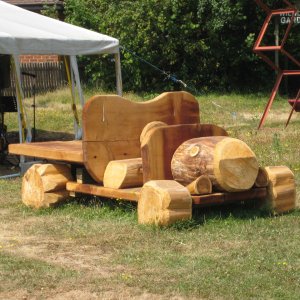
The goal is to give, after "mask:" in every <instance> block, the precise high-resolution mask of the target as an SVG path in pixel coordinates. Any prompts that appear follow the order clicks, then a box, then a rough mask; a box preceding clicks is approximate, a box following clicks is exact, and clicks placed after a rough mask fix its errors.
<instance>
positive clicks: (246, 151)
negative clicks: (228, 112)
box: [171, 136, 259, 192]
mask: <svg viewBox="0 0 300 300" xmlns="http://www.w3.org/2000/svg"><path fill="white" fill-rule="evenodd" d="M258 168H259V167H258V162H257V159H256V157H255V154H254V153H253V152H252V150H251V149H250V148H249V147H248V146H247V145H246V144H245V143H244V142H242V141H240V140H237V139H234V138H229V137H223V136H210V137H201V138H195V139H191V140H188V141H186V142H184V143H183V144H181V146H179V147H178V149H177V150H176V151H175V153H174V155H173V158H172V162H171V169H172V174H173V178H174V179H175V180H176V181H178V182H180V183H181V184H183V185H188V184H190V183H191V182H192V181H194V180H195V179H196V178H198V177H199V176H201V175H208V176H209V178H210V179H211V181H212V184H213V186H214V188H215V189H217V190H221V191H222V190H225V191H228V192H238V191H244V190H248V189H250V188H251V187H252V186H253V184H254V182H255V179H256V177H257V174H258Z"/></svg>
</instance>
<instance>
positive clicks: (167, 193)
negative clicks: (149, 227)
mask: <svg viewBox="0 0 300 300" xmlns="http://www.w3.org/2000/svg"><path fill="white" fill-rule="evenodd" d="M191 217H192V198H191V195H190V193H189V191H188V189H187V188H186V187H184V186H182V185H181V184H179V183H178V182H176V181H174V180H152V181H148V182H147V183H145V184H144V186H143V188H142V190H141V195H140V199H139V202H138V221H139V223H140V224H155V225H161V226H165V225H170V224H172V223H175V222H176V221H180V220H189V219H191Z"/></svg>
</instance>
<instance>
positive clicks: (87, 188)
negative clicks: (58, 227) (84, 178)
mask: <svg viewBox="0 0 300 300" xmlns="http://www.w3.org/2000/svg"><path fill="white" fill-rule="evenodd" d="M67 190H68V191H69V192H76V193H82V194H87V195H94V196H100V197H106V198H114V199H117V200H128V201H134V202H137V201H138V199H139V196H140V191H141V188H128V189H111V188H105V187H103V186H100V185H94V184H82V183H78V182H71V181H70V182H68V183H67Z"/></svg>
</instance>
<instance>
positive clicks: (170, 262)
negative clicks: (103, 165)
mask: <svg viewBox="0 0 300 300" xmlns="http://www.w3.org/2000/svg"><path fill="white" fill-rule="evenodd" d="M86 94H87V95H88V96H89V95H91V94H94V91H88V92H87V93H86ZM126 97H128V98H131V99H134V100H137V101H142V99H141V97H140V96H138V95H133V94H128V95H126ZM267 97H268V95H237V94H231V95H217V94H209V95H206V96H201V97H199V98H198V99H199V103H200V109H201V122H202V123H213V124H216V125H219V126H222V127H224V128H225V129H226V130H228V132H229V133H230V135H231V136H233V137H237V138H239V139H241V140H243V141H245V142H246V143H247V144H248V145H249V146H250V147H251V148H252V149H253V151H254V152H255V153H256V155H257V157H258V159H259V162H260V164H261V165H263V166H267V165H287V166H288V167H290V168H291V170H292V171H293V172H294V173H295V177H296V182H297V184H298V186H299V183H300V147H299V146H300V142H299V141H300V114H294V117H293V119H292V121H291V123H290V125H289V127H288V128H287V129H284V123H285V121H286V119H287V117H288V113H289V110H290V106H289V105H288V104H287V102H286V101H285V100H284V99H279V100H277V101H276V102H275V103H274V105H273V108H272V109H271V111H270V115H269V117H268V119H267V122H266V124H265V128H264V129H263V130H261V131H257V130H256V128H257V125H258V122H259V119H260V116H261V114H262V111H263V108H264V105H265V104H266V101H267ZM145 98H146V99H149V98H150V96H149V95H148V96H145ZM30 101H31V100H28V104H27V105H28V106H29V105H30ZM68 101H69V99H68V90H66V91H59V92H56V93H51V94H50V93H49V94H47V95H43V96H39V97H38V99H37V105H38V107H37V127H38V130H39V131H38V133H40V134H42V133H43V134H45V132H48V131H52V133H51V134H53V132H55V131H63V132H67V133H69V134H70V133H71V132H72V127H73V121H72V113H71V109H70V104H69V103H68ZM6 117H7V118H6V120H7V122H6V123H7V124H8V127H9V129H10V130H16V128H17V126H16V125H17V124H16V120H15V117H16V116H15V115H13V114H11V115H7V116H6ZM20 189H21V179H20V178H16V179H11V180H1V181H0V299H22V298H23V299H25V298H26V297H27V298H26V299H48V298H49V299H77V298H78V299H131V298H135V299H172V298H173V299H299V298H300V251H299V249H300V240H299V236H300V210H299V209H297V210H296V211H294V212H292V213H289V214H285V215H282V216H276V217H273V216H270V215H269V214H267V213H265V212H262V211H259V210H257V209H255V206H253V205H247V206H245V205H242V204H238V205H232V206H227V207H215V208H208V209H202V210H196V211H194V216H193V220H192V221H188V222H182V223H178V224H175V225H173V226H170V227H167V228H156V227H152V226H141V225H138V224H137V214H136V207H135V206H134V205H132V204H130V203H126V202H119V203H118V202H114V201H107V200H105V199H99V198H76V199H75V200H73V201H70V202H68V203H66V204H64V205H62V206H60V207H58V208H50V209H43V210H40V211H35V210H31V209H29V208H26V207H25V206H23V205H22V203H21V201H20ZM297 201H298V204H299V203H300V193H299V189H298V191H297Z"/></svg>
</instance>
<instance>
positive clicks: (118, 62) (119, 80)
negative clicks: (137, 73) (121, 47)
mask: <svg viewBox="0 0 300 300" xmlns="http://www.w3.org/2000/svg"><path fill="white" fill-rule="evenodd" d="M115 67H116V77H117V93H118V95H119V96H122V94H123V88H122V73H121V57H120V51H119V52H118V53H116V54H115Z"/></svg>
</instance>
